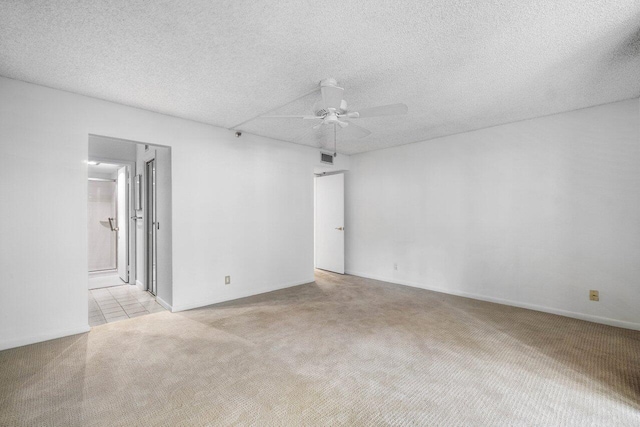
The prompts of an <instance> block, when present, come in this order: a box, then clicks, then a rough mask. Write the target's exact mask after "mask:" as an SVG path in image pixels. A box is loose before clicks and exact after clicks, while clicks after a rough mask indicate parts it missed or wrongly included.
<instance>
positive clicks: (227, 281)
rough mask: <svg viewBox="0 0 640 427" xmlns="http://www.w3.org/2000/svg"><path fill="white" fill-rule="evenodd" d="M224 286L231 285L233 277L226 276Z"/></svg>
mask: <svg viewBox="0 0 640 427" xmlns="http://www.w3.org/2000/svg"><path fill="white" fill-rule="evenodd" d="M224 284H225V285H230V284H231V276H224Z"/></svg>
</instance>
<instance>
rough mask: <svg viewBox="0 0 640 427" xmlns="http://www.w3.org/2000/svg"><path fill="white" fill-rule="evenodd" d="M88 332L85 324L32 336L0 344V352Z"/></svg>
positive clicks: (88, 329)
mask: <svg viewBox="0 0 640 427" xmlns="http://www.w3.org/2000/svg"><path fill="white" fill-rule="evenodd" d="M90 330H91V328H90V327H89V325H88V324H87V325H84V326H80V327H77V328H72V329H64V330H60V331H54V332H48V333H46V334H40V335H32V336H30V337H27V338H20V339H17V340H10V341H5V342H0V351H1V350H7V349H10V348H15V347H22V346H24V345H29V344H35V343H39V342H43V341H49V340H54V339H56V338H62V337H68V336H69V335H76V334H83V333H85V332H89V331H90Z"/></svg>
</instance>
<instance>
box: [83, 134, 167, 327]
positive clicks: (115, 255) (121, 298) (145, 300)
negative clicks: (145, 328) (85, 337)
mask: <svg viewBox="0 0 640 427" xmlns="http://www.w3.org/2000/svg"><path fill="white" fill-rule="evenodd" d="M88 152H89V155H88V161H87V163H88V166H87V175H88V197H87V220H88V231H89V233H88V236H89V242H88V260H89V268H88V270H89V281H88V292H89V294H88V299H89V313H88V315H89V324H90V326H98V325H100V324H103V323H110V322H115V321H119V320H124V319H127V318H131V317H138V316H141V315H145V314H150V313H154V312H156V311H163V310H170V309H171V301H172V295H173V291H172V259H171V242H172V239H171V149H170V148H169V147H164V146H159V145H153V144H148V143H140V142H135V141H128V140H122V139H117V138H110V137H102V136H97V135H90V136H89V151H88Z"/></svg>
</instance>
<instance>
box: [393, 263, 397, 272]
mask: <svg viewBox="0 0 640 427" xmlns="http://www.w3.org/2000/svg"><path fill="white" fill-rule="evenodd" d="M393 269H394V270H397V269H398V264H397V263H395V262H394V263H393Z"/></svg>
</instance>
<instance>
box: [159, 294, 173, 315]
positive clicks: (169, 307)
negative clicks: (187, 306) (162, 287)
mask: <svg viewBox="0 0 640 427" xmlns="http://www.w3.org/2000/svg"><path fill="white" fill-rule="evenodd" d="M156 302H157V303H158V304H160V305H161V306H163V307H164V308H165V309H167V310H169V311H172V312H173V311H175V310H174V309H173V308H172V307H171V304H169V303H167V302H166V301H165V300H163V299H162V298H160V297H159V296H157V295H156Z"/></svg>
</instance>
